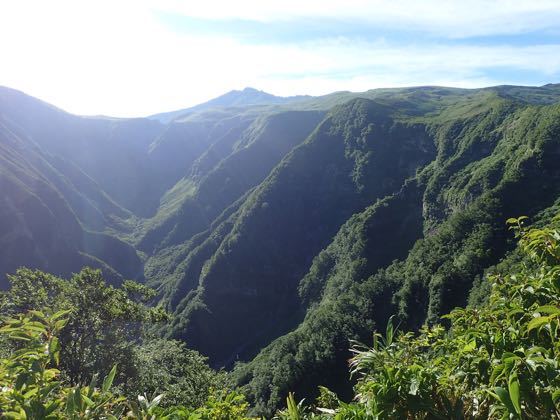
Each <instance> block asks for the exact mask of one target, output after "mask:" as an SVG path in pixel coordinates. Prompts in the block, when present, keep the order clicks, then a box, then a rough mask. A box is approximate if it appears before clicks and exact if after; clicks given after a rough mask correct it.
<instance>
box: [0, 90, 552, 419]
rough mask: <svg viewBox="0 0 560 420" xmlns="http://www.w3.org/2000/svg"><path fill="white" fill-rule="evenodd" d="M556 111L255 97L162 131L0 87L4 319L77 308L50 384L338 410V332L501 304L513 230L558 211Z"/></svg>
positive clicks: (545, 104)
mask: <svg viewBox="0 0 560 420" xmlns="http://www.w3.org/2000/svg"><path fill="white" fill-rule="evenodd" d="M559 99H560V89H559V86H558V85H546V86H542V87H519V86H498V87H493V88H486V89H472V90H469V89H451V88H444V87H418V88H403V89H376V90H372V91H368V92H363V93H350V92H338V93H334V94H331V95H326V96H324V97H318V98H289V99H286V100H284V99H281V98H276V97H273V96H271V95H267V94H265V93H263V92H256V91H254V90H251V89H248V90H246V91H243V92H233V93H232V94H230V95H226V97H222V98H218V100H216V101H211V102H210V103H208V104H203V105H202V106H200V107H198V108H195V109H190V110H187V111H188V112H187V113H186V114H185V113H183V111H180V112H179V113H178V114H176V115H180V117H179V118H175V119H173V121H171V122H161V121H158V120H157V119H158V118H160V120H161V119H166V118H172V117H173V115H171V116H169V115H163V116H156V117H157V118H155V119H142V118H140V119H112V118H104V117H95V118H84V117H79V116H74V115H70V114H67V113H65V112H63V111H61V110H59V109H56V108H54V107H52V106H50V105H48V104H45V103H42V102H40V101H38V100H35V99H33V98H30V97H28V96H26V95H24V94H22V93H20V92H16V91H13V90H10V89H6V88H0V190H1V191H2V194H1V195H0V246H1V247H2V253H1V254H0V275H3V274H6V273H15V274H13V275H12V276H11V277H10V278H9V279H8V280H7V281H5V280H4V277H3V276H2V278H1V280H0V288H2V289H4V290H5V289H9V288H11V289H10V290H9V291H8V292H6V294H5V295H4V297H3V299H2V302H1V305H0V310H1V311H2V312H3V314H4V315H8V316H10V317H18V316H19V315H18V314H22V313H23V314H28V313H29V311H30V310H36V311H41V312H43V313H44V314H45V321H44V322H47V323H48V322H50V321H48V318H49V315H48V314H53V313H57V312H60V311H69V312H68V313H67V315H66V316H65V317H64V319H67V324H66V325H65V326H64V327H63V328H61V329H60V331H57V339H58V341H59V342H60V345H61V347H60V350H59V351H60V362H59V364H58V365H57V367H56V368H57V369H59V370H60V375H59V376H58V377H57V378H58V379H57V381H59V382H60V383H61V386H62V387H76V386H85V384H87V383H89V381H90V380H91V377H92V376H94V375H95V374H98V375H100V377H106V376H107V375H109V372H110V371H111V368H112V367H113V366H115V365H117V366H118V368H117V370H116V374H115V377H114V386H113V387H112V388H111V389H113V393H114V395H122V396H123V397H124V398H125V399H126V401H136V400H137V396H138V395H145V398H144V399H143V400H142V401H143V403H144V402H145V403H146V404H148V402H149V401H152V400H153V397H152V396H153V395H155V396H157V395H159V394H161V393H163V394H165V395H164V398H161V399H160V400H158V402H157V405H158V407H159V408H158V409H162V410H166V409H171V408H172V407H177V406H180V405H184V406H185V407H186V408H185V410H187V411H188V412H189V413H190V412H192V410H196V407H199V408H200V407H204V406H206V405H207V404H215V406H216V407H217V406H219V405H220V404H222V403H225V404H226V405H227V404H229V403H228V402H227V401H225V400H227V398H226V396H227V395H229V391H228V390H229V388H230V386H231V387H237V388H239V389H240V390H241V392H242V394H244V395H245V396H246V401H247V404H249V407H250V408H248V409H249V410H250V412H251V413H252V414H254V415H265V416H267V417H272V416H274V415H275V413H277V409H278V408H279V407H280V406H282V405H283V404H284V401H285V399H286V397H287V396H288V395H289V392H293V393H294V394H295V395H297V396H298V397H300V398H301V397H304V398H306V401H312V400H313V399H314V398H315V397H317V396H319V397H320V399H322V400H324V401H325V403H318V404H319V406H321V407H324V408H326V409H328V410H340V409H341V407H342V403H341V404H338V402H337V401H338V398H340V400H343V401H347V402H348V401H351V400H352V396H353V395H354V393H355V390H354V386H355V385H356V383H355V382H356V380H357V379H358V376H356V375H358V374H357V373H355V374H354V376H353V377H352V378H351V377H350V375H349V373H348V366H347V360H348V359H349V358H350V357H352V353H351V352H350V350H349V344H348V342H349V340H356V341H360V342H366V341H368V340H369V338H370V336H371V331H373V330H378V329H384V328H385V326H386V325H387V323H388V322H389V319H390V317H391V316H395V318H393V319H394V320H395V322H396V321H397V320H398V325H399V329H400V330H401V331H403V334H405V335H403V336H402V337H405V336H406V334H407V333H408V332H411V334H413V335H411V336H410V337H409V338H406V339H405V338H397V337H395V338H394V339H393V342H394V343H396V342H400V341H399V340H404V341H403V342H402V343H401V344H402V346H405V344H406V343H405V342H410V343H412V344H410V345H411V346H412V345H414V344H418V343H419V342H416V341H414V340H416V339H419V338H418V337H419V336H418V335H417V334H418V333H419V331H421V330H423V331H426V332H425V335H424V336H425V337H427V335H428V334H432V335H433V336H434V340H436V341H433V343H434V347H437V346H438V345H439V344H438V343H439V342H437V340H440V339H441V340H445V338H444V337H446V335H445V334H447V333H446V332H444V330H441V334H443V335H437V334H440V332H439V330H437V328H436V327H434V326H436V325H444V326H445V328H447V327H449V325H450V324H451V323H452V321H453V319H449V318H445V319H443V320H442V317H443V316H445V315H446V314H449V313H450V312H451V311H453V310H454V308H456V307H465V306H466V305H468V304H470V305H472V307H473V308H474V307H476V308H486V307H487V306H488V305H491V304H492V303H491V302H492V297H491V287H490V283H489V282H487V281H486V278H487V277H488V276H492V275H499V274H504V273H507V272H510V273H522V272H523V270H524V268H523V264H526V263H527V262H526V260H524V258H525V257H524V254H523V252H524V251H523V249H521V248H520V249H517V248H515V243H514V241H513V239H512V236H511V235H510V233H509V232H508V230H507V228H506V226H505V225H504V223H503V220H506V219H508V218H510V217H513V216H515V215H518V214H526V215H527V216H529V217H530V218H531V220H532V221H534V222H535V226H537V227H540V228H542V227H543V226H546V225H547V224H548V223H550V221H551V219H552V215H554V214H557V213H558V212H559V210H560V198H559V197H560V166H559V165H558V161H560V105H559ZM22 266H26V267H31V268H33V269H38V270H42V271H33V270H26V269H21V270H19V271H16V270H17V269H18V268H19V267H22ZM84 266H88V267H93V268H95V269H98V270H101V272H99V271H95V270H91V269H88V270H83V271H80V270H81V269H82V267H84ZM528 267H529V266H528ZM44 272H50V273H53V274H52V275H48V274H45V273H44ZM72 273H78V274H72ZM64 278H66V279H68V280H63V279H64ZM126 279H132V280H135V281H138V282H140V284H141V285H140V284H138V283H133V282H129V281H126ZM105 281H107V282H108V283H109V285H107V284H105ZM148 287H150V288H153V289H154V290H151V289H149V288H148ZM492 293H493V292H492ZM480 310H482V309H480ZM24 316H26V315H24ZM35 321H37V320H31V321H29V322H35ZM37 322H39V321H37ZM40 322H43V321H40ZM45 325H46V324H45ZM49 325H50V324H49ZM394 325H395V326H396V325H397V324H396V323H395V324H394ZM432 327H433V328H436V329H435V330H433V331H432V330H431V329H430V328H432ZM46 328H47V330H49V328H51V326H48V327H46ZM453 328H456V327H453ZM453 328H452V331H458V330H457V329H453ZM457 328H458V327H457ZM445 331H447V330H445ZM531 331H532V330H531ZM436 332H437V334H436ZM399 337H400V336H399ZM45 339H46V338H45V337H42V338H40V340H45ZM425 339H426V340H428V339H427V338H425ZM407 340H408V341H407ZM430 340H431V339H430ZM430 343H432V341H430ZM12 345H13V343H11V341H10V340H8V341H5V342H3V346H2V348H3V349H4V348H5V349H6V351H8V353H9V350H10V346H12ZM395 346H396V344H395ZM383 349H384V348H382V347H379V349H378V350H379V352H380V353H379V354H380V355H381V356H380V357H386V356H387V357H389V356H388V355H387V354H385V353H383V351H384V350H383ZM12 350H13V348H12ZM198 352H200V353H198ZM8 353H6V355H8ZM205 357H208V359H206V358H205ZM418 357H420V356H418ZM425 357H427V358H431V357H432V355H426V356H425ZM434 357H435V356H434ZM520 357H521V356H520ZM419 360H420V359H419ZM430 360H432V359H430ZM420 361H421V360H420ZM49 363H51V365H50V368H54V365H52V363H53V361H50V362H49ZM210 366H211V367H212V368H211V367H210ZM222 368H224V369H226V370H231V373H227V374H226V373H225V372H224V371H216V370H214V369H222ZM403 369H404V367H403ZM363 372H365V371H363ZM367 374H371V375H372V377H376V376H375V375H377V373H375V372H373V371H369V373H367ZM364 375H366V373H364ZM366 376H367V375H366ZM364 378H365V376H364ZM477 380H478V379H477ZM360 381H361V382H367V381H368V379H363V380H360ZM361 382H360V383H361ZM520 384H521V385H520V387H521V389H523V387H524V385H523V383H522V382H520ZM318 385H322V386H324V387H326V388H328V389H330V390H331V391H332V393H335V394H336V395H338V397H335V396H334V395H333V394H332V393H330V391H329V392H327V391H326V390H325V389H323V390H322V391H320V388H318ZM486 385H487V386H488V387H490V388H489V392H494V393H495V394H496V395H498V396H499V395H500V393H496V392H495V390H494V391H493V390H492V389H493V388H492V387H494V388H495V387H497V386H501V387H502V388H504V389H506V390H508V392H509V388H508V386H505V385H504V384H503V383H502V384H490V382H487V383H486ZM438 386H439V385H438ZM211 389H214V390H215V392H211ZM224 389H225V391H223V390H224ZM444 391H445V392H449V393H448V394H445V395H446V398H449V401H451V402H452V406H453V407H455V408H457V409H458V406H457V405H456V403H457V401H456V400H455V399H454V398H456V397H457V395H458V394H453V393H454V392H459V391H457V390H453V389H446V390H444ZM442 392H443V391H442ZM500 392H501V391H500ZM61 395H62V394H61ZM489 395H490V394H489ZM229 398H231V399H235V400H236V401H238V400H237V399H236V398H237V397H234V396H232V397H229ZM477 398H478V399H479V400H480V398H479V397H477ZM510 398H511V397H510ZM539 398H540V397H539ZM435 400H437V399H435ZM123 401H124V400H123ZM212 401H213V402H212ZM329 401H330V403H329V404H330V405H328V404H327V402H329ZM442 401H443V400H441V401H440V402H439V403H438V404H439V406H438V407H432V408H431V409H432V410H436V411H437V410H440V409H441V407H443V405H445V404H444V403H443V402H442ZM488 401H490V400H488ZM230 402H231V401H230ZM123 404H125V405H126V404H128V405H126V407H125V408H124V409H123V410H125V411H126V410H130V409H131V407H132V406H131V405H130V404H129V403H124V402H123ZM243 404H244V403H241V402H240V403H239V405H243ZM376 404H377V403H376ZM379 404H380V406H381V405H383V404H385V403H381V402H379ZM442 404H443V405H442ZM450 404H451V403H450ZM289 405H290V406H289V407H288V412H298V410H299V409H300V408H301V410H303V411H307V412H308V413H312V412H314V411H313V409H312V407H307V408H304V407H303V406H301V405H300V406H299V407H300V408H298V404H297V403H296V402H295V400H293V399H292V401H291V402H290V404H289ZM467 405H468V404H467V402H466V401H465V402H464V407H467ZM331 406H332V407H331ZM243 407H245V406H244V405H243ZM353 407H354V408H356V410H363V409H366V405H365V404H361V405H360V403H356V404H354V403H351V404H350V405H348V410H351V409H354V408H353ZM370 408H371V407H370ZM370 408H367V410H370ZM244 409H245V408H243V410H244ZM380 410H384V409H380ZM539 410H541V408H539ZM370 411H371V410H370ZM437 412H438V413H440V414H441V413H442V411H441V410H440V411H437ZM123 413H124V411H123ZM485 413H486V412H485ZM496 413H498V411H496ZM500 413H501V412H500ZM315 414H316V415H318V414H317V413H315ZM327 414H328V413H327ZM487 414H490V412H489V411H488V412H487ZM498 414H499V413H498ZM498 414H496V415H498ZM123 415H124V414H123ZM278 415H279V416H281V415H288V414H286V413H284V414H278ZM309 415H311V414H309ZM323 415H326V414H325V413H323ZM419 415H420V414H419ZM492 415H493V414H492ZM529 415H532V414H531V413H529Z"/></svg>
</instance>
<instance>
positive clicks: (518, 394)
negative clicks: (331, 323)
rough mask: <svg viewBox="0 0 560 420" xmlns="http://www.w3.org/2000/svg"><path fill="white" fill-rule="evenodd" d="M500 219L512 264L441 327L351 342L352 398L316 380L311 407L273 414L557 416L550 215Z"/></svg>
mask: <svg viewBox="0 0 560 420" xmlns="http://www.w3.org/2000/svg"><path fill="white" fill-rule="evenodd" d="M524 219H525V218H519V219H510V220H508V223H509V224H510V226H511V228H513V229H514V230H515V231H516V235H517V236H518V237H519V252H520V254H521V255H522V256H523V260H522V262H521V263H520V264H519V265H518V266H517V268H518V269H519V271H514V272H509V273H497V274H494V275H491V276H489V278H488V281H489V282H491V292H490V296H489V297H488V302H487V303H486V304H484V305H482V306H480V307H468V308H466V309H454V310H453V311H452V312H451V313H450V314H449V315H446V316H444V317H443V318H444V321H445V323H448V324H449V328H445V327H444V326H442V325H439V324H436V325H432V326H424V327H423V328H422V329H421V330H420V332H419V333H418V334H415V333H411V332H408V333H404V332H401V331H397V328H396V325H395V323H394V319H393V318H391V319H390V320H389V322H388V324H387V329H386V333H385V335H384V336H383V335H381V334H379V333H375V334H374V336H373V346H372V347H370V348H368V347H365V346H362V345H359V344H355V345H354V347H353V349H352V351H353V353H354V356H353V358H352V360H351V362H350V365H351V372H352V374H353V375H355V377H356V378H357V383H356V385H355V391H356V395H355V398H354V401H353V402H352V403H349V404H347V403H344V402H341V401H340V400H339V399H338V397H336V395H335V394H334V393H332V392H331V391H329V390H327V389H326V388H322V389H321V393H320V396H319V398H318V400H317V406H316V407H318V408H314V409H313V408H312V407H305V406H304V405H302V404H299V405H298V404H296V403H295V400H294V396H293V394H290V395H289V397H288V401H287V405H288V407H287V409H286V410H285V411H283V412H281V415H280V418H285V419H305V418H325V419H326V418H335V419H386V418H387V419H390V418H399V419H433V418H436V419H439V418H441V419H465V418H481V419H507V418H509V419H522V418H539V419H540V418H542V419H544V418H560V366H559V365H558V362H559V360H560V346H559V342H560V341H559V336H558V335H559V334H560V307H559V306H558V302H560V216H559V217H556V218H555V219H554V221H553V222H552V224H550V225H549V226H546V227H544V228H542V229H536V228H533V229H526V228H525V227H524V226H523V222H524Z"/></svg>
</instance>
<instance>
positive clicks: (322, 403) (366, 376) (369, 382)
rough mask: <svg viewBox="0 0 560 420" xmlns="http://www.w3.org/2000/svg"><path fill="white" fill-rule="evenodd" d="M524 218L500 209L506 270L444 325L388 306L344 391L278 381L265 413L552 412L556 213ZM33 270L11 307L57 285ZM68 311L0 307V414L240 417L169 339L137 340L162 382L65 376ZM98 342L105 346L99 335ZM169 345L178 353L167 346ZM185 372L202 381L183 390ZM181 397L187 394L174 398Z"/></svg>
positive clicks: (148, 377) (151, 374) (236, 403)
mask: <svg viewBox="0 0 560 420" xmlns="http://www.w3.org/2000/svg"><path fill="white" fill-rule="evenodd" d="M525 219H526V218H525V217H521V218H519V219H510V220H508V224H509V225H510V229H513V230H514V231H515V233H516V236H517V238H518V239H519V247H518V250H517V251H518V252H519V255H520V256H521V260H520V261H519V262H518V264H516V265H515V267H516V271H513V272H507V273H506V272H498V273H495V274H492V275H490V276H489V277H488V278H487V281H489V282H490V283H491V289H490V295H489V297H488V299H487V302H486V303H485V304H483V305H480V306H477V307H467V308H465V309H459V308H456V309H454V310H453V311H452V312H451V313H450V314H448V315H446V316H444V317H443V320H444V323H445V324H448V327H445V326H443V325H441V324H434V325H431V326H427V325H425V326H424V327H423V328H422V329H421V330H420V331H419V332H418V333H412V332H402V331H400V330H399V329H398V326H397V325H396V324H395V317H393V316H392V317H390V318H389V320H388V322H387V328H386V332H385V334H384V335H381V334H379V333H377V332H376V333H374V335H373V346H372V347H366V346H363V345H361V344H358V343H354V345H353V347H352V349H351V351H352V352H353V357H352V359H351V360H350V369H351V374H352V375H353V376H354V377H355V378H356V383H355V386H354V391H355V395H354V396H353V398H352V400H351V402H344V401H342V400H341V399H340V398H339V397H338V396H337V395H336V394H335V393H334V392H332V391H330V390H329V389H328V388H325V387H320V388H319V391H320V392H319V396H318V398H317V400H316V402H315V404H313V405H306V404H305V403H304V402H303V401H302V402H300V403H296V400H295V397H294V394H293V393H289V395H288V397H287V407H286V408H285V409H283V410H280V411H278V412H277V413H276V414H275V418H277V419H286V420H304V419H312V418H313V419H331V418H332V419H392V418H399V419H401V418H402V419H433V418H441V419H465V418H481V419H482V418H484V419H507V418H509V419H523V418H560V366H559V364H558V363H559V361H560V345H559V343H560V340H559V338H560V337H559V334H560V307H559V306H558V302H560V215H559V216H557V217H555V218H554V219H553V220H552V222H551V223H550V224H549V225H546V226H544V227H542V228H531V229H527V228H526V227H525V226H524V222H525ZM93 275H98V272H92V271H91V270H84V271H83V272H82V273H80V274H79V275H77V276H76V277H77V278H76V279H74V281H75V282H77V281H79V278H84V277H87V276H93ZM33 276H43V277H44V281H43V283H42V284H43V285H44V288H41V290H39V291H38V292H37V293H35V294H34V296H30V297H29V299H24V300H21V301H19V302H17V304H16V305H15V306H14V307H13V308H14V309H15V308H16V307H17V308H21V307H22V306H18V305H29V304H30V302H36V303H43V304H44V303H45V302H46V300H45V299H47V298H48V297H49V296H48V294H49V293H57V291H56V286H55V285H57V284H58V282H57V281H56V280H55V279H53V278H50V276H48V275H45V274H43V273H39V272H30V271H27V270H21V271H20V272H19V273H18V278H17V279H16V278H12V281H14V285H19V287H20V290H21V288H22V287H25V283H26V281H27V283H29V282H30V281H32V280H36V277H35V278H34V277H33ZM53 286H54V287H53ZM58 286H60V284H58ZM101 289H103V287H101ZM107 289H108V290H105V292H106V294H107V293H108V294H109V295H111V294H114V295H115V297H116V296H117V295H120V293H122V292H123V291H120V290H119V291H117V290H115V289H112V288H111V287H108V288H107ZM125 290H126V291H127V292H128V294H129V296H130V295H134V296H135V297H136V298H142V297H144V296H146V294H147V293H149V291H148V290H146V289H145V288H144V287H143V286H139V285H137V284H131V283H129V284H128V285H127V286H126V287H125ZM120 296H121V297H122V296H123V295H120ZM109 300H110V301H112V299H109ZM98 303H100V302H98ZM113 303H114V301H113ZM123 303H124V302H119V304H120V305H122V304H123ZM128 304H129V305H128V306H129V307H135V309H133V310H132V312H133V313H135V314H138V313H139V312H138V311H139V310H145V311H147V312H146V313H144V315H146V314H147V313H152V312H153V310H150V309H146V308H143V307H141V305H140V304H136V305H140V306H135V304H134V303H133V301H132V300H130V301H129V302H128ZM120 305H119V306H120ZM48 313H51V315H48ZM152 315H153V314H152ZM73 317H74V316H73V315H72V310H71V309H68V310H64V311H58V312H55V313H52V309H51V308H48V307H47V308H46V309H45V310H44V311H37V310H29V311H28V312H27V313H26V314H25V315H16V316H15V317H11V318H7V319H5V321H4V322H3V325H2V327H1V328H0V334H1V336H2V337H3V339H2V343H3V344H4V346H3V348H4V350H3V352H4V353H5V356H4V357H3V358H2V359H0V386H1V387H2V388H1V389H2V392H1V393H0V414H1V415H2V418H7V419H24V418H27V419H39V418H41V419H43V418H45V419H47V418H49V419H58V418H76V419H77V418H80V419H84V418H92V419H93V418H130V419H149V418H150V419H156V418H157V419H180V418H185V419H216V420H230V419H231V420H233V419H247V418H248V417H247V416H248V409H249V406H248V404H247V402H245V398H244V397H243V395H242V394H239V393H236V392H229V391H226V390H225V389H224V388H222V389H223V390H222V391H215V390H214V391H209V390H208V389H207V391H206V393H205V394H204V391H202V393H200V389H203V387H204V386H206V387H208V384H210V383H212V381H213V380H214V379H213V378H212V377H211V376H208V375H206V376H205V375H204V373H203V372H196V373H197V374H198V375H199V376H192V379H191V380H186V378H185V376H184V374H181V375H177V376H175V377H170V376H169V374H170V373H171V372H172V371H176V370H177V369H179V370H183V371H184V370H185V365H186V366H188V367H190V368H195V369H200V367H201V366H203V364H204V363H203V360H202V359H200V356H196V355H194V353H191V354H188V353H185V348H184V347H183V346H182V345H180V344H177V343H174V344H170V343H165V342H164V341H163V340H158V341H152V342H151V343H150V346H149V347H147V348H146V347H145V348H143V349H142V350H140V353H142V355H143V357H141V358H140V359H139V360H140V361H141V363H140V365H141V369H142V370H143V375H142V377H141V379H140V381H139V382H138V383H137V385H140V388H141V387H142V386H146V387H147V389H149V388H151V387H153V386H154V385H156V386H161V385H163V386H164V387H165V385H171V386H172V387H176V388H172V387H167V388H166V392H165V393H164V394H157V392H155V393H152V394H150V395H152V396H151V397H147V396H146V394H140V395H139V396H138V398H130V397H128V398H127V396H126V395H123V394H122V393H121V392H120V391H119V389H118V387H117V388H116V389H115V387H114V386H113V384H114V382H115V380H116V378H117V377H118V376H117V366H116V365H114V366H113V368H112V369H111V370H110V371H109V372H108V373H107V375H106V376H105V377H104V379H103V380H102V381H100V382H98V381H97V377H98V375H97V374H96V373H94V374H92V376H91V381H90V382H89V384H88V385H83V384H85V382H80V381H75V380H72V379H70V378H69V377H68V376H65V374H64V373H65V372H67V370H66V371H65V369H64V367H63V366H65V365H66V366H67V365H68V360H65V358H69V359H71V358H72V357H75V352H73V351H69V349H66V351H65V346H69V347H75V346H77V345H79V343H72V342H68V343H64V342H63V340H61V339H60V338H59V337H64V336H66V335H67V333H66V334H65V333H64V331H65V329H66V330H68V329H70V330H72V329H73V328H75V327H72V326H70V325H71V323H72V318H73ZM93 321H94V320H93V319H90V320H89V322H90V323H93ZM90 327H93V325H90ZM97 347H98V348H101V349H103V350H106V349H107V343H101V344H98V345H97ZM154 354H155V356H154ZM179 354H184V357H182V358H177V355H179ZM92 357H95V356H92ZM144 365H148V366H147V367H146V366H144ZM59 367H62V368H61V369H60V370H59ZM158 367H159V369H158ZM169 368H171V369H169ZM161 370H163V371H164V373H161ZM193 379H195V381H194V382H193ZM196 380H198V383H200V382H203V383H204V384H203V387H202V388H200V389H199V390H198V392H199V394H197V390H195V392H194V394H192V396H194V397H195V399H194V400H193V399H190V400H189V391H192V390H193V388H192V386H193V383H196ZM195 386H196V385H195ZM138 390H139V388H136V391H138ZM169 396H170V397H171V399H170V401H168V402H167V404H164V401H165V399H166V398H169ZM173 398H175V399H173ZM186 401H190V402H191V404H190V405H187V406H185V405H181V403H185V402H186Z"/></svg>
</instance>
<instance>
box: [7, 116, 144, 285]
mask: <svg viewBox="0 0 560 420" xmlns="http://www.w3.org/2000/svg"><path fill="white" fill-rule="evenodd" d="M0 152H1V153H0V191H2V194H1V196H0V244H1V246H2V249H3V252H2V256H1V257H0V272H1V273H10V272H14V271H15V269H17V268H18V267H20V266H24V265H25V266H30V267H36V268H40V269H44V270H48V271H50V272H53V273H57V274H68V273H71V272H73V271H79V269H80V268H81V267H82V266H84V265H89V266H94V267H99V268H102V269H103V271H104V273H105V275H106V276H107V278H108V279H109V280H111V281H113V282H117V281H121V280H122V279H123V277H125V278H136V279H141V278H143V267H142V263H141V261H140V259H139V258H138V256H137V255H136V252H135V251H134V249H133V248H132V247H131V246H130V245H127V244H125V243H124V242H122V241H120V240H118V239H116V238H113V237H111V236H109V235H106V234H103V233H94V232H92V231H89V230H87V228H86V227H85V226H89V227H94V226H95V225H97V224H101V225H105V224H106V223H107V222H106V220H105V213H104V212H106V211H110V212H112V213H113V214H119V213H121V215H123V216H124V215H126V212H125V211H124V210H123V209H122V208H119V207H118V206H117V205H116V204H115V203H113V202H112V201H111V200H110V199H109V198H108V197H106V196H105V195H104V193H103V192H102V191H100V190H99V189H98V188H97V187H96V185H95V183H93V181H91V179H89V178H88V177H87V176H86V175H85V174H83V173H81V172H80V171H79V170H77V169H76V168H68V167H66V166H65V165H64V164H63V163H62V164H61V162H59V161H55V162H54V164H51V162H49V160H48V158H46V157H45V156H44V155H43V154H42V152H41V151H40V149H39V148H38V147H37V146H36V145H35V144H33V142H31V141H30V140H28V139H26V138H25V137H19V136H18V135H17V134H16V132H15V131H14V129H12V128H11V127H10V125H9V124H7V123H6V122H5V121H4V120H3V119H2V118H0ZM55 165H58V166H61V167H63V169H64V170H67V172H66V174H63V173H62V172H61V171H59V170H58V169H57V167H56V166H55ZM70 172H72V178H71V179H73V180H74V182H73V183H72V182H70V181H69V180H68V179H69V178H67V176H65V175H68V174H69V173H70ZM75 211H80V214H81V218H82V220H83V222H82V221H80V219H79V218H78V217H77V216H76V213H75ZM0 287H2V288H4V287H6V283H5V279H4V278H2V279H1V280H0Z"/></svg>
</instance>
